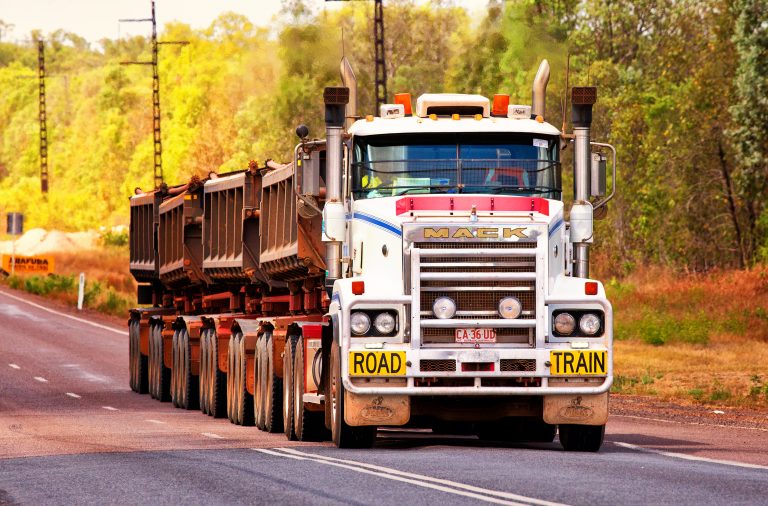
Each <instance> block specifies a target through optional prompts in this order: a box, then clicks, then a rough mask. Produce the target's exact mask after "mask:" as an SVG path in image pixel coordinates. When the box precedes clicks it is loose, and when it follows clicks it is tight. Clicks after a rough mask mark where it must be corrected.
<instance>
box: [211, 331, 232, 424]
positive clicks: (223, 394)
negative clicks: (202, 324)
mask: <svg viewBox="0 0 768 506" xmlns="http://www.w3.org/2000/svg"><path fill="white" fill-rule="evenodd" d="M209 335H210V340H209V341H208V344H209V346H208V356H209V360H210V362H209V363H208V374H209V376H208V414H209V415H211V416H212V417H214V418H224V416H225V415H226V411H227V375H226V374H224V373H223V372H221V371H219V336H218V335H217V334H216V330H215V329H211V332H210V334H209Z"/></svg>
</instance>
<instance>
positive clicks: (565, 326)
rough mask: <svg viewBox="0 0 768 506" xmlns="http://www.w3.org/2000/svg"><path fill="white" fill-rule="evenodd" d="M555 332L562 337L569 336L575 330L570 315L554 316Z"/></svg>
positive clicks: (574, 323) (574, 322)
mask: <svg viewBox="0 0 768 506" xmlns="http://www.w3.org/2000/svg"><path fill="white" fill-rule="evenodd" d="M555 330H556V331H557V333H558V334H561V335H564V336H568V335H571V334H573V331H574V330H576V320H575V319H574V318H573V316H572V315H571V314H570V313H560V314H559V315H557V316H555Z"/></svg>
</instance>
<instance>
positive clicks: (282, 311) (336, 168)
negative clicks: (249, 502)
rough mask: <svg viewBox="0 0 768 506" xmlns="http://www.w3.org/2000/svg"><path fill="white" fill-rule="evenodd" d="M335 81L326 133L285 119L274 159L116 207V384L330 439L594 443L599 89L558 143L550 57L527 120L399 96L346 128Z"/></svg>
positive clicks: (602, 175) (456, 102) (464, 98)
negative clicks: (126, 226) (121, 253)
mask: <svg viewBox="0 0 768 506" xmlns="http://www.w3.org/2000/svg"><path fill="white" fill-rule="evenodd" d="M341 68H342V80H343V82H344V86H342V87H331V88H326V90H325V93H324V97H323V98H324V103H325V121H326V132H325V139H311V138H310V137H309V132H308V129H307V128H306V127H304V126H299V127H298V128H297V131H296V133H297V135H298V137H299V141H298V143H297V145H296V148H295V150H294V156H293V160H291V161H290V162H289V163H285V164H281V163H276V162H274V161H272V160H267V161H266V162H264V163H262V164H257V163H255V162H251V164H250V165H249V167H248V168H247V169H245V170H242V171H237V172H232V173H228V174H215V173H211V174H209V175H208V176H207V177H205V178H199V177H195V178H192V179H191V180H190V181H189V182H188V183H186V184H184V185H180V186H176V187H171V188H169V187H165V186H163V187H160V188H158V189H155V190H154V191H150V192H141V191H138V190H137V193H136V195H134V196H132V197H131V199H130V205H131V229H130V230H131V240H130V267H131V272H132V274H133V275H134V277H135V278H136V280H137V282H138V283H139V290H138V304H139V306H138V307H137V308H135V309H133V310H131V312H130V318H129V322H128V326H129V341H130V346H129V351H130V353H129V361H130V386H131V388H132V389H133V390H134V391H136V392H139V393H149V394H150V395H151V396H152V397H154V398H156V399H158V400H160V401H170V402H172V403H173V404H174V405H175V406H176V407H178V408H181V409H199V410H201V411H202V412H203V413H205V414H207V415H210V416H213V417H217V418H223V417H227V418H228V419H229V420H230V422H232V423H234V424H238V425H246V426H247V425H255V426H257V427H258V428H259V429H261V430H264V431H268V432H284V434H285V435H286V437H287V438H288V439H292V440H301V441H316V440H322V439H325V438H328V437H330V438H331V439H332V440H333V442H334V443H335V444H336V445H337V446H339V447H368V446H371V445H372V444H373V443H374V441H375V439H376V433H377V429H378V428H379V427H403V426H407V427H428V428H431V429H432V430H433V431H436V432H443V431H460V432H462V433H472V434H477V435H478V436H479V437H481V438H484V439H489V440H505V441H545V442H551V441H553V440H554V437H555V434H556V432H557V431H558V430H559V433H560V442H561V443H562V445H563V446H564V447H565V448H566V449H567V450H575V451H597V450H598V449H599V448H600V447H601V445H602V442H603V436H604V430H605V422H606V420H607V416H608V391H609V389H610V386H611V382H612V380H613V369H612V367H613V366H612V364H613V360H612V350H613V347H612V339H613V335H612V332H613V330H612V329H613V316H612V308H611V305H610V302H609V301H608V300H607V298H606V296H605V290H604V288H603V286H602V284H601V283H600V282H599V281H598V280H595V279H592V278H590V276H589V246H590V244H591V243H592V242H593V240H594V233H593V232H594V230H593V219H594V213H595V210H600V212H602V211H604V208H605V206H606V203H607V202H608V201H609V200H610V199H611V197H612V196H613V194H614V193H615V183H616V153H615V150H614V149H613V147H612V146H610V145H607V144H603V143H597V142H592V141H591V140H590V127H591V121H592V105H593V104H594V102H595V100H596V90H595V89H594V88H574V89H573V93H572V102H573V110H572V115H573V122H574V130H573V133H572V134H567V133H565V132H560V131H559V130H558V129H556V128H555V127H554V126H552V125H551V124H549V123H547V122H546V121H545V119H544V118H545V113H546V107H545V105H546V101H545V95H546V85H547V82H548V79H549V65H548V63H547V62H546V60H545V61H544V62H542V64H541V66H540V68H539V71H538V73H537V75H536V79H535V81H534V85H533V100H532V105H531V106H528V105H514V104H512V105H510V104H509V96H508V95H503V94H499V95H496V96H494V97H493V100H492V101H491V100H489V99H488V98H485V97H482V96H478V95H461V94H426V95H422V96H421V97H419V98H418V99H417V100H416V102H415V104H414V103H412V101H411V97H410V95H408V94H398V95H396V97H395V98H396V99H395V103H394V104H385V105H383V106H382V107H381V110H380V111H379V115H378V116H377V117H374V116H372V115H369V116H366V117H358V116H357V110H356V104H355V97H356V84H355V78H354V74H353V73H352V71H351V67H350V66H349V64H348V62H347V61H346V60H343V61H342V67H341ZM570 144H573V150H574V156H573V158H574V192H573V203H572V204H571V206H570V209H569V210H568V212H567V213H566V206H565V204H564V202H563V198H562V197H563V189H562V179H561V170H562V168H561V161H560V152H561V150H562V149H565V148H566V147H567V146H569V145H570ZM608 155H612V169H613V177H612V179H611V182H612V191H611V192H610V194H609V195H606V193H607V191H606V180H607V176H606V173H607V163H606V162H607V159H608ZM566 219H567V221H566Z"/></svg>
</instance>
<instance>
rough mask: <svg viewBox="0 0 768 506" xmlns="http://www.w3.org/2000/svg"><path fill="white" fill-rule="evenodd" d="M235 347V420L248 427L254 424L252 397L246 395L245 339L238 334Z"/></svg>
mask: <svg viewBox="0 0 768 506" xmlns="http://www.w3.org/2000/svg"><path fill="white" fill-rule="evenodd" d="M235 344H236V346H237V358H238V364H237V366H238V374H237V383H236V384H235V388H236V389H237V394H236V395H237V420H238V423H239V424H240V425H244V426H250V425H253V424H254V419H253V396H252V395H251V394H250V393H248V386H247V385H246V381H247V377H248V369H247V367H248V360H247V355H246V353H245V338H244V337H243V334H242V333H240V332H238V333H237V337H236V340H235Z"/></svg>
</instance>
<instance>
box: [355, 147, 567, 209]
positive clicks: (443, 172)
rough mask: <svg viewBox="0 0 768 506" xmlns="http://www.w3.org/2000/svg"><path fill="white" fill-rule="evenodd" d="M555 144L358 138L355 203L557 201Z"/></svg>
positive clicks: (557, 168)
mask: <svg viewBox="0 0 768 506" xmlns="http://www.w3.org/2000/svg"><path fill="white" fill-rule="evenodd" d="M558 149H559V139H558V138H557V137H556V136H542V135H531V134H510V133H501V134H498V133H461V134H455V133H451V134H434V135H424V134H394V135H373V136H363V137H357V138H356V139H355V144H354V153H353V160H352V181H351V188H352V193H353V195H354V197H355V198H357V199H363V198H377V197H389V196H395V195H406V194H407V195H411V194H417V193H481V194H482V193H485V194H510V195H522V196H537V197H545V198H552V199H560V198H561V191H562V184H561V181H560V163H559V152H558Z"/></svg>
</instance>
